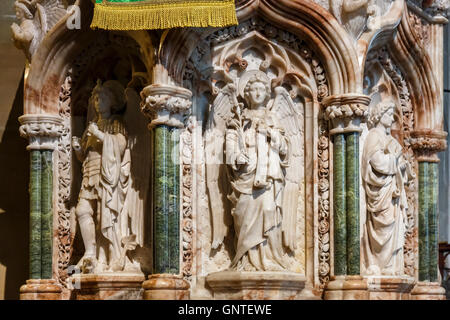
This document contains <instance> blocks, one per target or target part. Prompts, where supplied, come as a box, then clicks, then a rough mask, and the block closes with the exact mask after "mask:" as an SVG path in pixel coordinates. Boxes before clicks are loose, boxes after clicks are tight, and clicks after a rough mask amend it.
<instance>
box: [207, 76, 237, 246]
mask: <svg viewBox="0 0 450 320" xmlns="http://www.w3.org/2000/svg"><path fill="white" fill-rule="evenodd" d="M236 104H237V95H236V87H235V86H234V85H233V84H228V85H226V86H225V87H224V88H223V89H222V90H221V91H220V93H219V94H218V96H217V97H216V99H215V100H214V103H213V105H212V108H211V110H210V114H209V118H208V122H207V125H206V131H205V162H206V185H207V187H208V196H209V206H210V210H211V216H212V248H213V249H217V248H218V247H219V246H220V244H221V243H222V242H223V239H224V238H225V236H226V234H227V232H228V227H229V225H230V223H231V221H230V219H229V218H228V217H227V215H229V210H230V203H229V200H228V198H227V196H228V194H229V192H230V182H229V179H228V176H227V165H226V163H225V156H224V145H225V132H226V126H227V121H228V119H229V118H230V117H231V110H232V107H233V106H234V105H236Z"/></svg>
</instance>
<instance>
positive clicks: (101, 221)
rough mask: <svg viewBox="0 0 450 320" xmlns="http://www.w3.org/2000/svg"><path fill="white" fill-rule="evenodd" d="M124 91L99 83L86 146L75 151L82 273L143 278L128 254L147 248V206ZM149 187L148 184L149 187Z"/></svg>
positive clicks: (84, 138)
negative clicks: (129, 274) (136, 167)
mask: <svg viewBox="0 0 450 320" xmlns="http://www.w3.org/2000/svg"><path fill="white" fill-rule="evenodd" d="M124 92H125V89H124V88H123V86H122V85H121V84H120V83H119V82H118V81H107V82H105V83H104V84H101V83H100V82H99V83H98V84H97V86H96V87H95V88H94V90H93V92H92V96H91V99H90V108H93V109H94V110H92V109H91V112H95V116H94V118H95V119H94V121H92V122H90V124H89V125H88V128H87V129H86V130H85V132H84V134H83V136H82V138H81V140H80V139H79V138H78V137H73V141H72V145H73V148H74V150H75V153H76V155H77V157H78V159H79V160H80V161H81V162H82V164H83V165H82V174H83V177H82V182H81V190H80V193H79V198H78V204H77V206H76V209H75V213H76V216H77V218H78V222H79V225H80V230H81V235H82V238H83V242H84V246H85V254H84V256H83V258H82V259H81V260H80V262H79V266H80V267H81V269H82V271H83V273H92V272H94V273H101V272H109V271H124V270H125V271H136V272H140V269H139V265H138V263H137V262H136V261H132V259H131V258H130V257H128V256H127V251H129V250H134V249H135V248H136V246H137V245H140V246H143V220H142V219H143V208H144V206H143V205H142V203H143V202H145V196H144V195H143V194H144V193H142V194H141V195H140V196H137V195H138V194H139V190H136V181H135V177H134V176H133V175H132V174H131V172H132V170H131V169H132V161H131V159H132V152H131V151H132V150H131V149H132V148H131V145H130V143H129V142H130V137H129V134H128V132H127V130H126V127H125V124H124V121H123V118H124V117H123V116H122V115H121V113H123V110H124V108H125V103H126V97H125V94H124ZM147 182H148V181H147Z"/></svg>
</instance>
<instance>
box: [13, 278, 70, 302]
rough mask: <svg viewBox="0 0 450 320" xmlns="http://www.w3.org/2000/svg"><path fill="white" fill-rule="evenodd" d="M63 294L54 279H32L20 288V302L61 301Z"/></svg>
mask: <svg viewBox="0 0 450 320" xmlns="http://www.w3.org/2000/svg"><path fill="white" fill-rule="evenodd" d="M61 293H62V289H61V286H59V285H57V284H56V281H55V280H53V279H48V280H47V279H30V280H27V283H26V284H24V285H23V286H22V287H20V300H61Z"/></svg>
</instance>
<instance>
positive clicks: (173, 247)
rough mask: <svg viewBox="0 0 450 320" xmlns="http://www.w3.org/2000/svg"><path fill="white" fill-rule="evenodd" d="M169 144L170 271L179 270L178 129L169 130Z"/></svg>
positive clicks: (175, 271)
mask: <svg viewBox="0 0 450 320" xmlns="http://www.w3.org/2000/svg"><path fill="white" fill-rule="evenodd" d="M170 140H171V144H170V150H171V151H170V152H171V158H170V160H171V161H170V165H171V170H170V180H171V183H172V189H171V190H170V211H169V255H170V257H169V260H170V273H173V274H177V273H179V272H180V150H179V141H180V133H179V129H177V128H173V129H172V130H171V139H170Z"/></svg>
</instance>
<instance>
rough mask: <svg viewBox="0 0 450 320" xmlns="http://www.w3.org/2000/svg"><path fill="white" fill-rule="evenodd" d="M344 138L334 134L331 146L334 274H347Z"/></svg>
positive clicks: (342, 135) (341, 135)
mask: <svg viewBox="0 0 450 320" xmlns="http://www.w3.org/2000/svg"><path fill="white" fill-rule="evenodd" d="M345 149H346V145H345V136H344V134H336V135H335V136H334V144H333V208H334V274H335V275H346V274H347V226H346V225H347V221H346V220H347V219H346V209H347V208H346V197H345V190H346V181H345V180H346V175H345V169H346V163H345V162H346V161H345V160H346V159H345Z"/></svg>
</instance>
